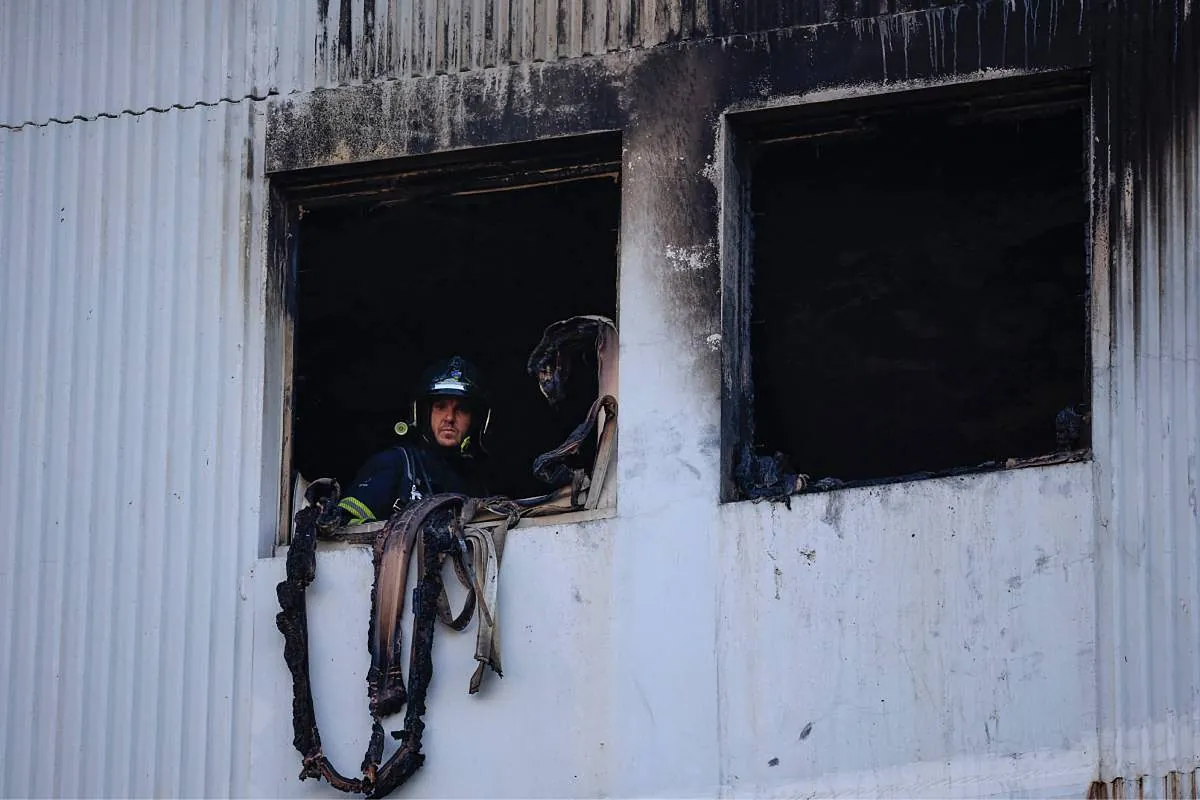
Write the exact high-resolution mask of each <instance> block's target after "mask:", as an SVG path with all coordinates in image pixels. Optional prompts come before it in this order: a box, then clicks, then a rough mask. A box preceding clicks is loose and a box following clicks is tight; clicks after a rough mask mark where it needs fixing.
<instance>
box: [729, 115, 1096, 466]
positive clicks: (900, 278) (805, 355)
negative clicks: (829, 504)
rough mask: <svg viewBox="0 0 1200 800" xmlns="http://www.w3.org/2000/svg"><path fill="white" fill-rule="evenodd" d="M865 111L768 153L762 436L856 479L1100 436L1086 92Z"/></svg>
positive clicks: (760, 211) (1078, 443) (756, 244)
mask: <svg viewBox="0 0 1200 800" xmlns="http://www.w3.org/2000/svg"><path fill="white" fill-rule="evenodd" d="M854 127H855V130H856V133H854V134H852V135H841V136H832V137H810V138H802V139H798V140H790V141H784V142H778V143H774V144H764V145H760V146H759V147H758V149H757V151H756V152H755V154H754V158H753V162H752V166H751V169H752V184H751V211H752V217H751V219H752V226H753V266H752V289H751V301H752V307H753V315H752V319H751V325H750V347H751V353H752V358H753V380H754V406H753V408H754V411H753V414H754V426H755V435H754V445H755V447H756V450H757V451H758V452H759V453H761V454H764V455H771V454H773V453H775V452H776V451H778V452H781V453H784V454H786V455H787V456H789V457H790V460H791V463H792V465H793V467H794V468H795V469H796V470H798V471H799V472H803V473H807V474H809V475H810V476H812V478H813V479H814V480H815V479H820V478H834V479H838V480H840V481H845V482H855V481H869V480H873V479H881V478H888V477H901V476H907V475H911V474H914V473H930V472H932V473H938V472H944V471H948V470H954V469H955V468H959V467H974V466H979V465H987V464H989V463H994V462H1001V461H1003V460H1005V459H1009V458H1017V459H1021V458H1028V457H1033V456H1039V455H1045V454H1049V453H1054V452H1056V451H1061V450H1063V449H1075V448H1084V447H1087V446H1088V444H1089V443H1088V441H1087V433H1086V432H1084V433H1083V434H1082V435H1081V436H1080V437H1076V438H1075V439H1073V440H1072V441H1070V442H1064V441H1062V437H1061V434H1056V423H1055V421H1056V415H1057V414H1058V412H1059V411H1060V410H1062V409H1065V408H1068V407H1069V408H1072V409H1074V410H1075V411H1077V412H1079V413H1083V412H1084V411H1085V410H1086V409H1085V408H1084V405H1083V404H1085V403H1086V402H1087V400H1088V395H1089V391H1088V370H1087V345H1086V335H1087V311H1086V309H1087V290H1088V278H1087V257H1086V254H1087V222H1088V208H1087V203H1086V197H1087V188H1086V181H1085V166H1086V161H1085V149H1084V143H1085V133H1084V122H1083V116H1082V112H1081V110H1080V109H1079V108H1078V107H1074V108H1072V107H1067V108H1058V109H1056V110H1055V111H1054V113H1050V114H1047V113H1045V112H1044V110H1043V113H1040V114H1037V115H1031V116H1024V117H1023V116H1022V115H1021V114H1019V113H1016V114H1014V113H1005V114H988V115H982V116H980V115H976V116H971V115H964V114H962V113H959V112H958V111H956V112H954V113H950V112H948V111H946V110H918V111H916V112H912V113H896V114H892V115H880V116H879V117H878V118H867V119H866V120H863V119H860V120H858V121H857V122H856V124H855V126H854Z"/></svg>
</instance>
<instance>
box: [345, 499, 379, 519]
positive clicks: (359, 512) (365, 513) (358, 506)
mask: <svg viewBox="0 0 1200 800" xmlns="http://www.w3.org/2000/svg"><path fill="white" fill-rule="evenodd" d="M338 508H342V509H345V510H346V511H349V512H350V513H351V514H353V515H354V516H355V517H357V519H355V520H351V521H350V524H351V525H353V524H354V523H355V522H370V521H372V520H374V519H375V515H374V514H372V513H371V509H369V508H367V506H366V505H365V504H364V503H363V502H362V501H361V500H359V499H357V498H354V497H344V498H342V502H340V503H338Z"/></svg>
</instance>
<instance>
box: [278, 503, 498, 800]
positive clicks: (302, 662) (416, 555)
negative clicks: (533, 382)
mask: <svg viewBox="0 0 1200 800" xmlns="http://www.w3.org/2000/svg"><path fill="white" fill-rule="evenodd" d="M306 498H307V499H308V501H309V503H310V505H309V506H308V507H306V508H304V509H301V510H300V511H299V512H298V513H297V514H296V532H295V535H294V536H293V539H292V546H291V548H290V549H289V551H288V557H287V579H286V580H284V581H283V582H281V583H280V584H279V585H278V586H277V587H276V593H277V595H278V597H279V605H280V609H281V611H280V612H279V614H278V615H277V616H276V624H277V625H278V627H279V630H280V632H281V633H282V634H283V636H284V660H285V661H286V662H287V665H288V670H289V671H290V672H291V674H292V728H293V738H292V743H293V744H294V745H295V747H296V749H297V750H299V751H300V754H301V756H302V759H303V761H302V768H301V771H300V779H301V780H304V779H305V778H324V779H325V780H327V781H329V784H330V785H331V786H333V787H334V788H335V789H339V790H341V791H343V792H359V793H363V794H366V795H368V796H369V797H383V796H385V795H387V794H388V793H390V792H391V791H392V790H393V789H395V788H396V787H397V786H400V785H401V784H402V783H404V782H405V781H407V780H408V779H409V778H410V777H412V775H413V773H415V772H416V771H417V769H419V768H420V766H421V764H422V763H423V762H424V760H425V756H424V754H423V753H422V752H421V741H422V735H423V733H424V731H425V722H424V719H423V717H424V715H425V696H426V693H427V691H428V689H429V681H430V678H431V677H432V675H433V629H434V623H435V621H436V619H438V618H440V619H441V620H442V621H443V622H445V623H446V624H447V625H450V626H451V627H453V628H455V629H456V630H462V629H463V628H465V627H466V625H467V624H468V623H469V622H470V620H471V618H472V616H473V615H474V612H475V609H476V608H477V607H479V608H481V609H482V610H483V611H484V614H485V615H486V618H484V619H481V621H480V626H481V633H480V641H479V643H478V645H477V653H476V660H478V661H480V666H479V668H478V669H477V670H476V673H475V675H474V676H472V679H471V691H472V692H475V691H477V690H478V687H479V681H480V679H481V677H482V667H483V666H484V664H485V663H486V664H488V665H490V666H491V667H492V668H493V669H494V670H495V671H496V672H497V673H499V672H500V660H499V659H500V650H499V642H498V641H497V637H496V633H495V622H496V620H495V611H494V608H495V596H496V593H495V582H496V572H497V570H498V567H499V553H498V552H497V551H498V550H499V547H502V546H503V545H502V541H503V540H502V538H501V540H500V541H501V544H500V545H499V546H497V545H496V544H495V540H494V539H493V538H492V536H491V534H487V535H480V534H477V533H475V532H469V533H468V532H466V531H464V523H465V522H469V521H470V520H471V519H472V518H473V517H474V515H475V513H476V511H477V510H478V509H479V508H486V509H487V510H489V511H491V512H492V513H494V514H498V515H500V516H501V517H503V518H504V519H505V520H506V522H505V523H504V524H502V525H501V526H500V529H501V530H502V531H503V530H505V529H507V527H508V525H510V524H513V523H515V521H516V518H517V511H516V507H515V506H514V505H513V504H512V503H511V502H509V501H504V500H498V499H493V500H473V499H468V498H466V497H464V496H462V495H453V494H442V495H434V496H433V497H429V498H426V499H424V500H421V501H419V502H417V503H414V504H412V505H411V506H409V507H408V508H406V509H404V510H403V511H401V512H398V513H397V514H395V515H393V516H392V518H391V519H390V520H388V523H387V525H385V526H384V528H383V529H382V530H381V531H380V532H379V534H378V535H377V537H376V542H375V559H374V560H375V583H374V587H373V589H372V592H371V623H370V629H369V631H368V637H367V638H368V645H369V647H370V651H371V668H370V670H369V672H368V674H367V696H368V701H369V704H370V708H371V717H372V720H373V723H372V729H371V739H370V742H369V743H368V745H367V751H366V754H365V755H364V756H363V761H362V765H361V770H362V777H361V778H348V777H346V776H345V775H342V774H341V773H340V772H338V770H337V769H336V768H335V767H334V766H333V764H332V763H330V761H329V759H328V758H327V757H326V756H325V754H324V752H323V750H322V748H321V734H320V731H319V729H318V727H317V720H316V714H315V712H314V709H313V699H312V685H311V682H310V679H309V670H308V610H307V605H306V603H305V592H306V590H307V588H308V585H309V584H310V583H312V581H313V580H314V579H315V578H316V541H317V536H318V532H319V531H320V530H321V527H322V525H321V523H322V521H323V519H324V517H325V512H326V511H327V509H330V508H333V507H335V506H336V504H337V501H338V499H339V497H338V489H337V484H336V483H335V482H332V481H320V482H316V483H314V484H313V485H312V486H310V487H309V490H308V492H307V493H306ZM501 536H502V534H501ZM489 548H495V549H494V550H489V552H486V553H485V552H482V551H483V550H488V549H489ZM447 557H449V558H450V560H451V563H452V564H453V565H454V569H455V573H456V575H457V576H458V578H459V580H460V581H462V582H463V585H464V587H465V588H466V589H467V601H466V604H465V605H464V607H463V610H462V611H461V612H460V613H459V614H458V615H457V616H455V615H453V614H452V612H451V611H450V604H449V600H448V598H447V596H446V592H445V586H444V584H443V583H442V568H443V566H444V564H445V560H446V558H447ZM466 558H473V565H474V566H476V569H475V570H471V569H470V568H468V566H467V563H466V562H465V560H464V559H466ZM414 560H415V561H416V562H418V563H419V565H420V570H421V572H420V576H419V577H418V578H417V583H416V587H415V588H414V590H413V609H412V611H413V631H412V638H413V640H412V644H411V646H410V648H409V677H408V684H407V686H405V682H404V675H403V670H402V668H401V644H402V642H401V634H400V631H401V624H400V623H401V616H402V614H403V612H404V594H405V586H406V584H407V580H408V570H409V567H410V565H411V563H412V562H413V561H414ZM477 597H479V598H481V602H480V603H477V601H476V598H477ZM483 598H490V601H489V600H485V599H483ZM481 616H483V615H481ZM480 651H483V656H482V657H481V656H480ZM402 708H403V709H404V711H405V714H404V726H403V728H402V730H400V731H397V732H394V733H393V734H392V735H393V736H394V737H395V738H397V739H399V740H400V747H399V748H398V749H397V750H396V752H395V753H393V754H392V756H391V757H390V758H389V759H388V760H387V762H385V763H383V764H382V766H381V765H380V761H381V759H382V755H383V741H384V740H383V723H382V719H383V717H385V716H389V715H391V714H394V713H397V712H399V711H400V710H401V709H402Z"/></svg>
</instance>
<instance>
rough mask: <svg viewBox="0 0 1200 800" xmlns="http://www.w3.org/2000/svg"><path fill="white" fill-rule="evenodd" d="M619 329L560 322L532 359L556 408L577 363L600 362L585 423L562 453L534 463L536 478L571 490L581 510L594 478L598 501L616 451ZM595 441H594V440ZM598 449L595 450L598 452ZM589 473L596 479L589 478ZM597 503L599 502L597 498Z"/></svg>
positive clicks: (595, 319)
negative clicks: (585, 489)
mask: <svg viewBox="0 0 1200 800" xmlns="http://www.w3.org/2000/svg"><path fill="white" fill-rule="evenodd" d="M616 349H617V329H616V326H615V325H614V324H613V321H612V320H610V319H608V318H607V317H602V316H595V315H586V316H578V317H571V318H570V319H565V320H561V321H559V322H555V323H554V324H552V325H550V326H549V327H548V328H546V331H545V333H544V334H543V335H542V339H541V341H540V342H538V345H537V347H535V348H534V349H533V352H532V353H530V355H529V363H528V365H527V369H528V371H529V374H530V375H532V376H533V377H534V378H535V379H536V380H537V382H538V388H539V389H541V391H542V394H543V395H545V397H546V399H547V400H548V401H549V402H550V405H551V406H555V405H558V404H560V403H562V402H563V400H564V399H565V398H566V396H567V382H568V380H569V379H570V376H571V371H572V368H573V366H574V365H575V364H577V363H578V362H584V363H586V361H588V360H590V358H591V356H592V355H593V354H594V356H595V369H596V378H597V397H596V399H595V400H594V401H593V402H592V405H591V407H590V408H589V409H588V412H587V414H586V415H585V416H584V418H583V421H582V422H580V423H579V424H578V425H576V426H575V429H574V430H572V431H571V433H570V434H569V435H568V436H567V438H566V440H564V441H563V443H562V444H560V445H559V446H558V447H556V448H554V449H553V450H550V451H548V452H546V453H543V454H542V455H540V456H538V457H537V458H536V459H534V462H533V474H534V475H535V476H536V477H537V478H538V479H539V480H542V481H545V482H546V483H548V484H550V485H551V486H553V487H555V488H558V487H561V486H566V485H568V484H569V485H570V486H571V505H572V506H577V505H578V504H579V497H580V494H581V492H582V491H583V484H584V479H585V478H586V477H590V478H591V479H592V486H593V487H594V494H595V495H597V496H598V494H599V491H600V488H601V483H602V482H603V472H602V470H601V465H603V467H604V468H605V469H606V468H607V465H608V458H609V456H610V455H611V449H612V447H613V446H614V444H613V441H612V439H613V436H614V435H615V431H614V426H615V421H616V416H617V399H616V393H617V380H616V370H615V360H616V359H615V356H616ZM594 432H595V434H596V436H595V437H594V438H593V436H592V434H593V433H594ZM593 445H594V446H593ZM605 451H608V452H605ZM589 468H590V472H591V475H590V476H589V474H588V473H589ZM592 499H593V500H594V499H595V498H592Z"/></svg>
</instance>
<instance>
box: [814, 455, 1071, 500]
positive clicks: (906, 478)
mask: <svg viewBox="0 0 1200 800" xmlns="http://www.w3.org/2000/svg"><path fill="white" fill-rule="evenodd" d="M1091 460H1092V451H1091V448H1084V449H1081V450H1067V451H1064V452H1061V453H1051V454H1049V455H1045V456H1034V457H1032V458H1009V459H1005V460H1004V461H985V462H984V463H982V464H976V465H975V466H971V467H955V468H953V469H945V470H938V471H927V472H914V473H910V474H908V475H895V476H890V477H886V478H867V479H863V480H855V481H841V480H838V479H837V478H821V479H819V480H815V481H813V482H812V483H810V484H809V485H808V486H806V487H805V488H804V489H801V490H800V491H798V492H796V494H797V495H806V494H823V493H825V492H836V491H839V490H841V489H859V488H863V487H868V486H889V485H892V484H897V483H915V482H917V481H927V480H934V479H936V478H957V477H961V476H966V475H980V474H983V473H987V472H1007V471H1009V470H1014V469H1028V468H1032V467H1053V466H1057V465H1059V464H1075V463H1079V462H1082V461H1091Z"/></svg>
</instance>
